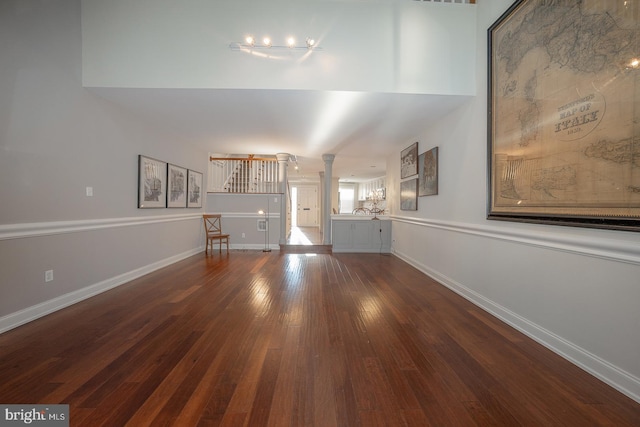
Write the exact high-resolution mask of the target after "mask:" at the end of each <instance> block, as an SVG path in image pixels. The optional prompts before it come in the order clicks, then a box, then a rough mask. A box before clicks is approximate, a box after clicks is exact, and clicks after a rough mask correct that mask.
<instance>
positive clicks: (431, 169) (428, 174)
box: [418, 147, 438, 196]
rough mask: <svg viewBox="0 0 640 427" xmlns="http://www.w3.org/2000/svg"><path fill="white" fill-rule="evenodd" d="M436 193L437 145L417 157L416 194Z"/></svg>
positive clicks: (428, 194)
mask: <svg viewBox="0 0 640 427" xmlns="http://www.w3.org/2000/svg"><path fill="white" fill-rule="evenodd" d="M436 194H438V147H434V148H432V149H431V150H429V151H426V152H424V153H422V154H420V156H419V157H418V196H435V195H436Z"/></svg>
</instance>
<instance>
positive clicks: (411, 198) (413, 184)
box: [400, 178, 418, 211]
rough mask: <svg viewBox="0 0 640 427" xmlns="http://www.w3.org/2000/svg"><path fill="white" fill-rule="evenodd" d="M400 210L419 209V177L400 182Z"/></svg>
mask: <svg viewBox="0 0 640 427" xmlns="http://www.w3.org/2000/svg"><path fill="white" fill-rule="evenodd" d="M400 210H402V211H417V210H418V178H412V179H408V180H406V181H402V182H400Z"/></svg>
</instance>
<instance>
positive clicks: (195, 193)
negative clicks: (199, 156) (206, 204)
mask: <svg viewBox="0 0 640 427" xmlns="http://www.w3.org/2000/svg"><path fill="white" fill-rule="evenodd" d="M188 176H189V179H188V183H187V207H188V208H201V207H202V196H203V192H202V173H201V172H196V171H193V170H189V174H188Z"/></svg>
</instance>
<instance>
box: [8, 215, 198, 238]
mask: <svg viewBox="0 0 640 427" xmlns="http://www.w3.org/2000/svg"><path fill="white" fill-rule="evenodd" d="M195 219H197V220H200V221H201V220H202V213H201V212H198V213H189V214H177V215H154V216H140V217H126V218H102V219H87V220H76V221H52V222H35V223H24V224H5V225H0V240H11V239H23V238H26V237H43V236H52V235H55V234H67V233H78V232H84V231H93V230H103V229H105V228H119V227H129V226H135V225H142V224H145V225H146V224H158V223H163V222H175V221H191V220H195Z"/></svg>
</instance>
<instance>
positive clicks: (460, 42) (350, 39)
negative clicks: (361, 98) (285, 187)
mask: <svg viewBox="0 0 640 427" xmlns="http://www.w3.org/2000/svg"><path fill="white" fill-rule="evenodd" d="M82 18H83V23H84V26H83V61H84V76H83V78H84V83H85V85H86V86H103V87H151V88H160V87H164V88H245V89H246V88H252V89H302V90H347V91H368V92H399V93H432V94H447V95H449V94H457V95H469V94H473V93H474V91H475V88H474V87H473V85H472V82H473V72H474V69H473V58H471V57H470V56H469V50H467V49H465V46H468V40H472V39H473V36H474V33H473V30H474V24H475V8H474V7H469V6H468V5H463V4H458V5H456V4H447V5H442V4H424V3H416V2H410V1H403V2H398V1H394V0H386V1H385V0H378V1H374V2H371V1H369V2H360V1H344V0H342V1H340V0H336V1H326V0H325V1H318V0H313V1H302V2H301V1H268V2H256V1H247V0H231V1H223V0H216V1H202V0H183V1H180V2H175V1H173V0H109V1H104V0H83V1H82ZM247 34H253V35H254V36H255V37H257V38H262V37H263V35H269V36H270V37H271V38H272V39H273V40H274V45H277V44H280V45H282V44H284V40H286V37H288V36H289V35H294V36H296V37H297V38H298V40H299V43H298V44H304V40H305V38H306V37H308V36H312V37H314V38H316V39H317V40H318V46H319V47H320V48H322V50H321V51H314V52H311V53H309V52H307V51H306V50H304V49H303V50H302V52H301V53H292V52H291V51H288V50H284V51H279V50H275V49H272V50H270V51H256V52H254V53H256V54H257V55H268V56H269V58H270V59H269V60H265V59H264V58H263V57H261V58H260V60H256V58H255V57H254V55H251V54H247V53H243V52H239V51H232V50H230V49H229V44H230V43H232V42H242V41H243V40H244V37H245V36H246V35H247ZM434 64H437V66H434ZM443 70H446V72H443Z"/></svg>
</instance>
